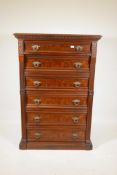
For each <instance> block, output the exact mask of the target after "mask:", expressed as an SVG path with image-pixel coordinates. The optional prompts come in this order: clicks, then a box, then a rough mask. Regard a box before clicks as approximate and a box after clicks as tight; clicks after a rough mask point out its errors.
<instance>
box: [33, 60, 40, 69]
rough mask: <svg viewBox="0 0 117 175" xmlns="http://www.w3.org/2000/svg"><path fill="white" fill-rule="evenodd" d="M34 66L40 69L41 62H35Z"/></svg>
mask: <svg viewBox="0 0 117 175" xmlns="http://www.w3.org/2000/svg"><path fill="white" fill-rule="evenodd" d="M32 64H33V66H34V67H35V68H38V67H40V66H41V62H39V61H34V62H33V63H32Z"/></svg>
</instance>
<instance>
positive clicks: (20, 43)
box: [18, 40, 24, 56]
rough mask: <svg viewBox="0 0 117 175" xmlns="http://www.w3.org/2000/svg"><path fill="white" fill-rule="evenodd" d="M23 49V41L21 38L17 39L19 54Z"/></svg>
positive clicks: (21, 53)
mask: <svg viewBox="0 0 117 175" xmlns="http://www.w3.org/2000/svg"><path fill="white" fill-rule="evenodd" d="M23 50H24V42H23V40H18V51H19V55H20V56H22V55H23Z"/></svg>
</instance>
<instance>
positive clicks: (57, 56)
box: [14, 33, 101, 150]
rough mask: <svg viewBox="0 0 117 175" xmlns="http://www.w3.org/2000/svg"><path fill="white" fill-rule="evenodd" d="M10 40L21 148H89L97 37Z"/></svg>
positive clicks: (35, 36)
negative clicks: (15, 56)
mask: <svg viewBox="0 0 117 175" xmlns="http://www.w3.org/2000/svg"><path fill="white" fill-rule="evenodd" d="M14 35H15V37H16V38H17V39H18V48H19V65H20V96H21V122H22V139H21V142H20V149H86V150H90V149H92V143H91V140H90V132H91V116H92V102H93V89H94V72H95V62H96V45H97V41H98V40H99V39H100V38H101V36H100V35H71V34H23V33H15V34H14Z"/></svg>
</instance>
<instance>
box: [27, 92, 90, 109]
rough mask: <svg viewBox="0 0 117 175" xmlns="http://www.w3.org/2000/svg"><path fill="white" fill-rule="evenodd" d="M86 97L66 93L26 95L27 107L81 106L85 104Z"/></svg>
mask: <svg viewBox="0 0 117 175" xmlns="http://www.w3.org/2000/svg"><path fill="white" fill-rule="evenodd" d="M87 101H88V97H87V96H80V95H67V94H62V95H61V94H46V95H44V94H40V95H38V94H32V95H27V107H44V106H50V107H53V106H57V107H81V106H84V107H86V106H87Z"/></svg>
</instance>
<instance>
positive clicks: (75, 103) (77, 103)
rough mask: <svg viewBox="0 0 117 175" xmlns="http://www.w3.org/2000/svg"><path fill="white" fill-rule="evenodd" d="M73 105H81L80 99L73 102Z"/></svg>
mask: <svg viewBox="0 0 117 175" xmlns="http://www.w3.org/2000/svg"><path fill="white" fill-rule="evenodd" d="M72 103H73V104H74V105H75V106H78V105H79V104H80V100H79V99H75V100H72Z"/></svg>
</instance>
